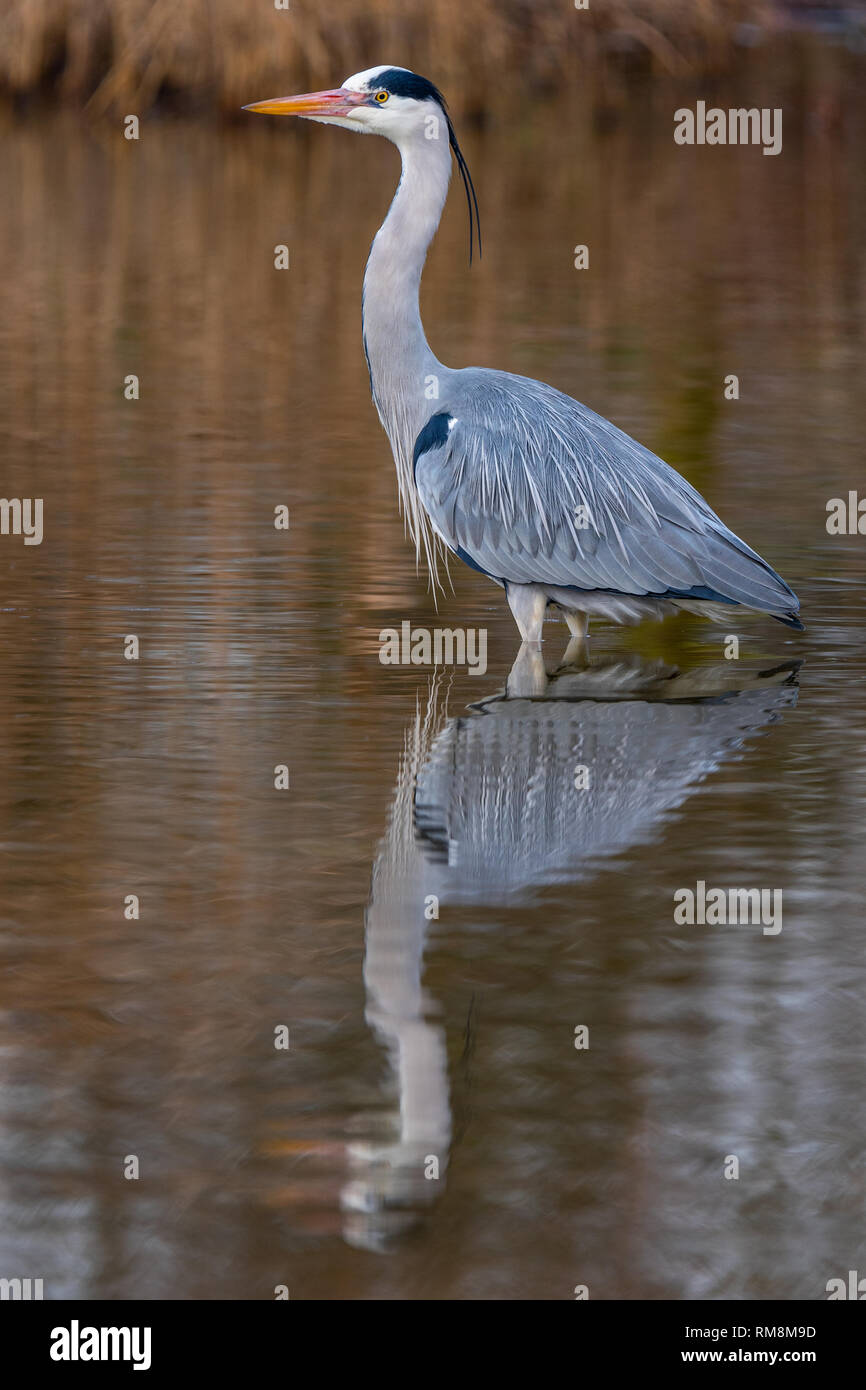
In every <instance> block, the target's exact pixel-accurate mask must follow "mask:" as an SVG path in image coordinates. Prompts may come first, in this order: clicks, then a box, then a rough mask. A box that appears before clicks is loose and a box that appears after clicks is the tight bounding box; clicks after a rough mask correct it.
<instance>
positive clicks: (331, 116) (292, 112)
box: [243, 65, 448, 144]
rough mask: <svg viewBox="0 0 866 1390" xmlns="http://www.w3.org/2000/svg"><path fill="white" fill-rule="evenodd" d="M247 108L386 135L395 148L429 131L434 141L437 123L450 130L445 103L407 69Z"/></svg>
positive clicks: (374, 71)
mask: <svg viewBox="0 0 866 1390" xmlns="http://www.w3.org/2000/svg"><path fill="white" fill-rule="evenodd" d="M243 109H244V110H245V111H257V112H259V113H260V114H261V115H263V116H303V117H304V119H305V120H308V121H321V122H322V123H323V124H325V125H340V126H343V128H344V129H345V130H356V131H358V132H359V133H361V134H364V135H384V136H386V138H387V139H389V140H393V141H394V143H395V144H399V143H400V142H401V141H402V140H403V139H405V138H406V137H407V136H411V135H413V134H416V133H419V134H421V135H424V134H425V133H426V132H427V131H430V132H434V133H430V134H428V135H427V138H428V139H430V140H433V139H436V138H437V137H436V134H435V126H436V123H437V122H439V123H440V124H441V125H442V127H443V130H447V128H448V117H447V115H446V112H445V101H444V99H443V97H442V94H441V92H439V91H438V89H437V88H436V87H434V86H433V83H432V82H428V81H427V79H426V77H419V76H418V75H417V73H414V72H409V70H408V68H394V67H388V66H385V65H383V66H381V67H377V68H368V69H367V70H366V72H356V73H355V74H354V75H353V76H352V77H347V78H346V80H345V82H344V83H343V85H342V87H337V88H334V89H333V90H331V91H325V92H307V93H305V94H304V95H303V96H296V97H275V98H273V99H272V100H270V101H256V102H253V104H252V105H251V106H245V107H244V108H243Z"/></svg>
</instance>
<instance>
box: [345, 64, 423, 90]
mask: <svg viewBox="0 0 866 1390" xmlns="http://www.w3.org/2000/svg"><path fill="white" fill-rule="evenodd" d="M408 71H409V69H408V68H398V67H397V66H396V64H395V63H380V64H379V66H378V67H377V68H367V69H366V70H365V71H364V72H356V73H354V74H353V75H352V77H347V78H346V80H345V82H344V83H343V86H344V87H348V89H349V91H350V92H365V91H366V90H367V88H368V87H370V86H371V85H372V83H373V82H374V81H375V79H376V78H377V77H380V76H381V74H382V73H383V72H408Z"/></svg>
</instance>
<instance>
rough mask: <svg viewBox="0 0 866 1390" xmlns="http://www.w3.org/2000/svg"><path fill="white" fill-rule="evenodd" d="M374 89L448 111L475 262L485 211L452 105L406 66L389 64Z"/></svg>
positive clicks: (470, 248) (470, 261) (424, 78)
mask: <svg viewBox="0 0 866 1390" xmlns="http://www.w3.org/2000/svg"><path fill="white" fill-rule="evenodd" d="M371 88H372V89H376V90H382V89H384V90H385V91H386V92H390V93H391V94H392V96H395V97H412V98H413V99H414V100H415V101H430V100H433V101H438V103H439V105H440V106H441V107H442V110H443V111H444V113H445V120H446V121H447V123H448V139H449V141H450V144H451V148H452V150H453V151H454V158H455V159H456V160H457V168H458V169H459V170H460V177H461V178H462V180H463V187H464V189H465V191H466V206H467V207H468V208H469V264H470V265H471V264H472V252H473V248H474V246H475V242H476V240H477V242H478V254H479V256H480V255H481V215H480V213H479V211H478V198H477V197H476V194H475V184H474V183H473V182H472V175H471V174H470V172H469V165H468V164H467V163H466V159H465V157H464V155H463V151H462V150H461V148H460V146H459V144H458V143H457V135H456V133H455V130H454V123H453V121H452V120H451V117H450V115H449V114H448V107H447V105H446V103H445V98H444V97H443V95H442V93H441V92H440V91H439V88H438V87H434V85H433V83H432V82H428V80H427V78H426V77H419V76H418V74H417V73H415V72H407V71H406V70H405V69H404V68H388V69H387V70H386V71H385V72H380V73H379V74H378V76H376V77H374V78H373V81H372V84H371Z"/></svg>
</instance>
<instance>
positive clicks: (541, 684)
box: [505, 642, 548, 700]
mask: <svg viewBox="0 0 866 1390" xmlns="http://www.w3.org/2000/svg"><path fill="white" fill-rule="evenodd" d="M547 686H548V680H547V671H546V670H545V667H544V658H543V657H542V655H541V648H540V647H538V646H531V645H530V644H529V643H528V642H521V644H520V651H519V652H518V653H517V656H516V657H515V660H514V665H513V666H512V668H511V671H510V673H509V676H508V680H507V681H506V683H505V693H506V695H507V696H508V698H509V700H518V699H524V700H531V699H533V698H534V697H538V696H540V695H543V694H544V692H545V690H546V689H547Z"/></svg>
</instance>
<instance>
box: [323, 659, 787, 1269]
mask: <svg viewBox="0 0 866 1390" xmlns="http://www.w3.org/2000/svg"><path fill="white" fill-rule="evenodd" d="M798 666H799V663H786V664H784V665H781V666H777V667H774V668H772V669H770V670H765V671H757V672H752V673H748V672H736V671H732V669H731V667H730V666H727V665H726V666H725V667H718V666H714V667H703V668H700V669H696V670H692V671H687V672H685V673H680V672H678V671H676V670H675V669H672V668H670V667H667V666H665V665H664V664H663V663H661V662H647V661H642V660H640V659H639V658H634V659H621V660H617V661H606V662H601V663H598V664H582V665H579V666H565V667H563V668H561V669H560V670H558V671H554V672H553V673H549V672H548V671H547V670H546V669H545V667H544V665H543V660H542V656H541V653H540V652H539V651H538V649H537V648H532V647H529V646H524V647H522V648H521V651H520V653H519V655H518V658H517V660H516V662H515V664H514V667H513V669H512V671H511V673H510V675H509V678H508V681H507V683H506V686H505V688H504V689H503V690H501V691H497V692H496V693H494V694H493V695H491V696H489V697H488V698H486V699H484V700H482V701H480V702H479V703H477V704H474V705H472V706H470V707H469V709H468V710H466V711H465V712H463V713H461V714H460V715H459V716H457V717H453V716H450V715H449V713H448V709H447V692H446V691H445V688H444V686H443V683H442V682H441V680H439V679H437V678H436V677H433V678H432V679H431V682H430V686H429V689H428V694H427V702H426V707H424V708H422V707H420V706H419V708H418V710H417V711H416V715H415V718H414V720H413V722H412V723H411V725H410V726H409V729H408V730H407V733H406V738H405V743H404V749H403V754H402V757H401V760H400V765H399V770H398V774H397V782H396V787H395V792H394V799H393V803H392V807H391V813H390V816H389V820H388V826H387V830H386V833H385V836H384V838H383V840H382V842H381V845H380V848H379V853H378V855H377V858H376V861H375V864H374V867H373V874H372V885H371V893H370V899H369V903H368V907H367V913H366V952H365V965H364V985H365V990H366V999H367V1005H366V1017H367V1021H368V1022H369V1024H370V1026H371V1028H372V1029H373V1031H374V1034H375V1036H376V1037H377V1039H378V1040H379V1041H380V1042H381V1043H382V1045H383V1046H384V1047H385V1049H386V1051H387V1054H388V1059H389V1065H390V1069H391V1073H392V1084H393V1093H394V1096H395V1102H396V1103H395V1104H394V1106H393V1109H392V1113H391V1114H390V1116H389V1121H390V1132H389V1133H386V1134H383V1135H382V1136H381V1137H380V1139H379V1140H378V1142H367V1143H363V1144H360V1143H359V1144H354V1145H352V1146H351V1149H350V1154H349V1158H350V1167H351V1172H350V1176H349V1179H348V1181H347V1183H346V1185H345V1187H344V1189H343V1193H342V1204H343V1208H344V1212H345V1222H344V1232H345V1236H346V1239H347V1240H349V1241H350V1242H351V1243H353V1244H357V1245H362V1246H364V1247H366V1248H372V1249H385V1248H387V1245H388V1242H389V1240H391V1239H393V1238H394V1237H395V1236H398V1235H399V1234H400V1233H402V1232H404V1231H406V1230H408V1229H410V1228H411V1227H412V1226H413V1225H415V1224H416V1223H417V1221H418V1219H419V1217H420V1215H421V1213H422V1212H423V1211H424V1210H425V1209H426V1208H427V1207H429V1206H430V1204H431V1203H432V1202H433V1201H434V1200H435V1199H436V1197H437V1196H438V1195H439V1194H440V1193H441V1191H442V1190H443V1187H444V1183H445V1177H446V1171H447V1167H448V1161H449V1153H450V1145H451V1128H452V1123H451V1109H450V1103H449V1086H448V1067H447V1055H446V1039H445V1031H444V1028H443V1027H442V1026H441V1025H440V1024H439V1023H438V1021H437V1018H436V1008H435V1003H434V1001H433V1000H431V999H430V998H429V997H428V995H427V994H426V992H425V990H424V988H423V983H422V977H423V965H424V951H425V948H426V946H427V943H428V939H429V937H430V936H431V935H434V934H435V927H436V922H437V920H438V915H439V910H440V908H441V907H443V906H445V905H446V904H448V905H452V906H454V905H457V904H461V903H462V904H466V903H469V904H474V905H476V906H480V905H482V904H483V905H484V906H485V907H490V906H491V905H495V904H496V903H498V902H504V901H506V900H507V902H508V903H509V905H512V904H514V903H515V901H516V902H520V901H521V899H523V900H525V899H526V898H527V897H528V896H529V895H531V894H532V893H533V892H534V891H535V890H537V889H538V888H540V887H543V886H544V885H545V884H550V883H564V882H568V883H570V882H578V881H580V880H581V879H585V878H586V877H587V876H590V875H592V874H594V873H596V872H597V870H598V869H599V867H600V866H601V864H602V863H603V861H604V860H605V858H608V857H610V856H611V855H615V854H621V853H622V852H623V851H625V850H627V849H629V848H630V847H631V846H634V845H637V844H645V843H647V842H650V841H652V840H654V839H656V838H658V836H659V835H660V833H661V831H662V828H663V826H664V823H665V821H666V818H667V817H668V816H669V815H670V814H671V813H672V812H674V811H675V810H676V809H677V808H679V807H680V806H682V805H683V803H684V802H685V801H686V800H687V798H688V797H689V795H690V794H691V793H692V791H693V790H694V789H695V788H697V787H698V786H699V785H700V783H701V782H702V781H703V780H704V779H705V778H706V777H708V776H709V775H710V774H711V773H713V772H714V771H715V770H716V769H717V768H719V767H720V766H721V765H722V764H723V763H724V762H725V761H727V760H729V759H730V758H733V757H735V756H736V755H737V754H738V752H739V750H740V749H742V748H743V746H744V744H746V742H747V741H748V740H749V739H751V738H752V737H754V736H755V735H757V734H758V733H759V732H760V731H762V730H764V729H765V728H766V727H768V726H769V725H771V724H772V723H773V722H775V721H776V720H778V719H779V718H780V717H781V716H782V714H783V713H784V711H785V710H786V709H787V708H789V707H791V706H792V705H793V704H795V702H796V699H797V669H798Z"/></svg>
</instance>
